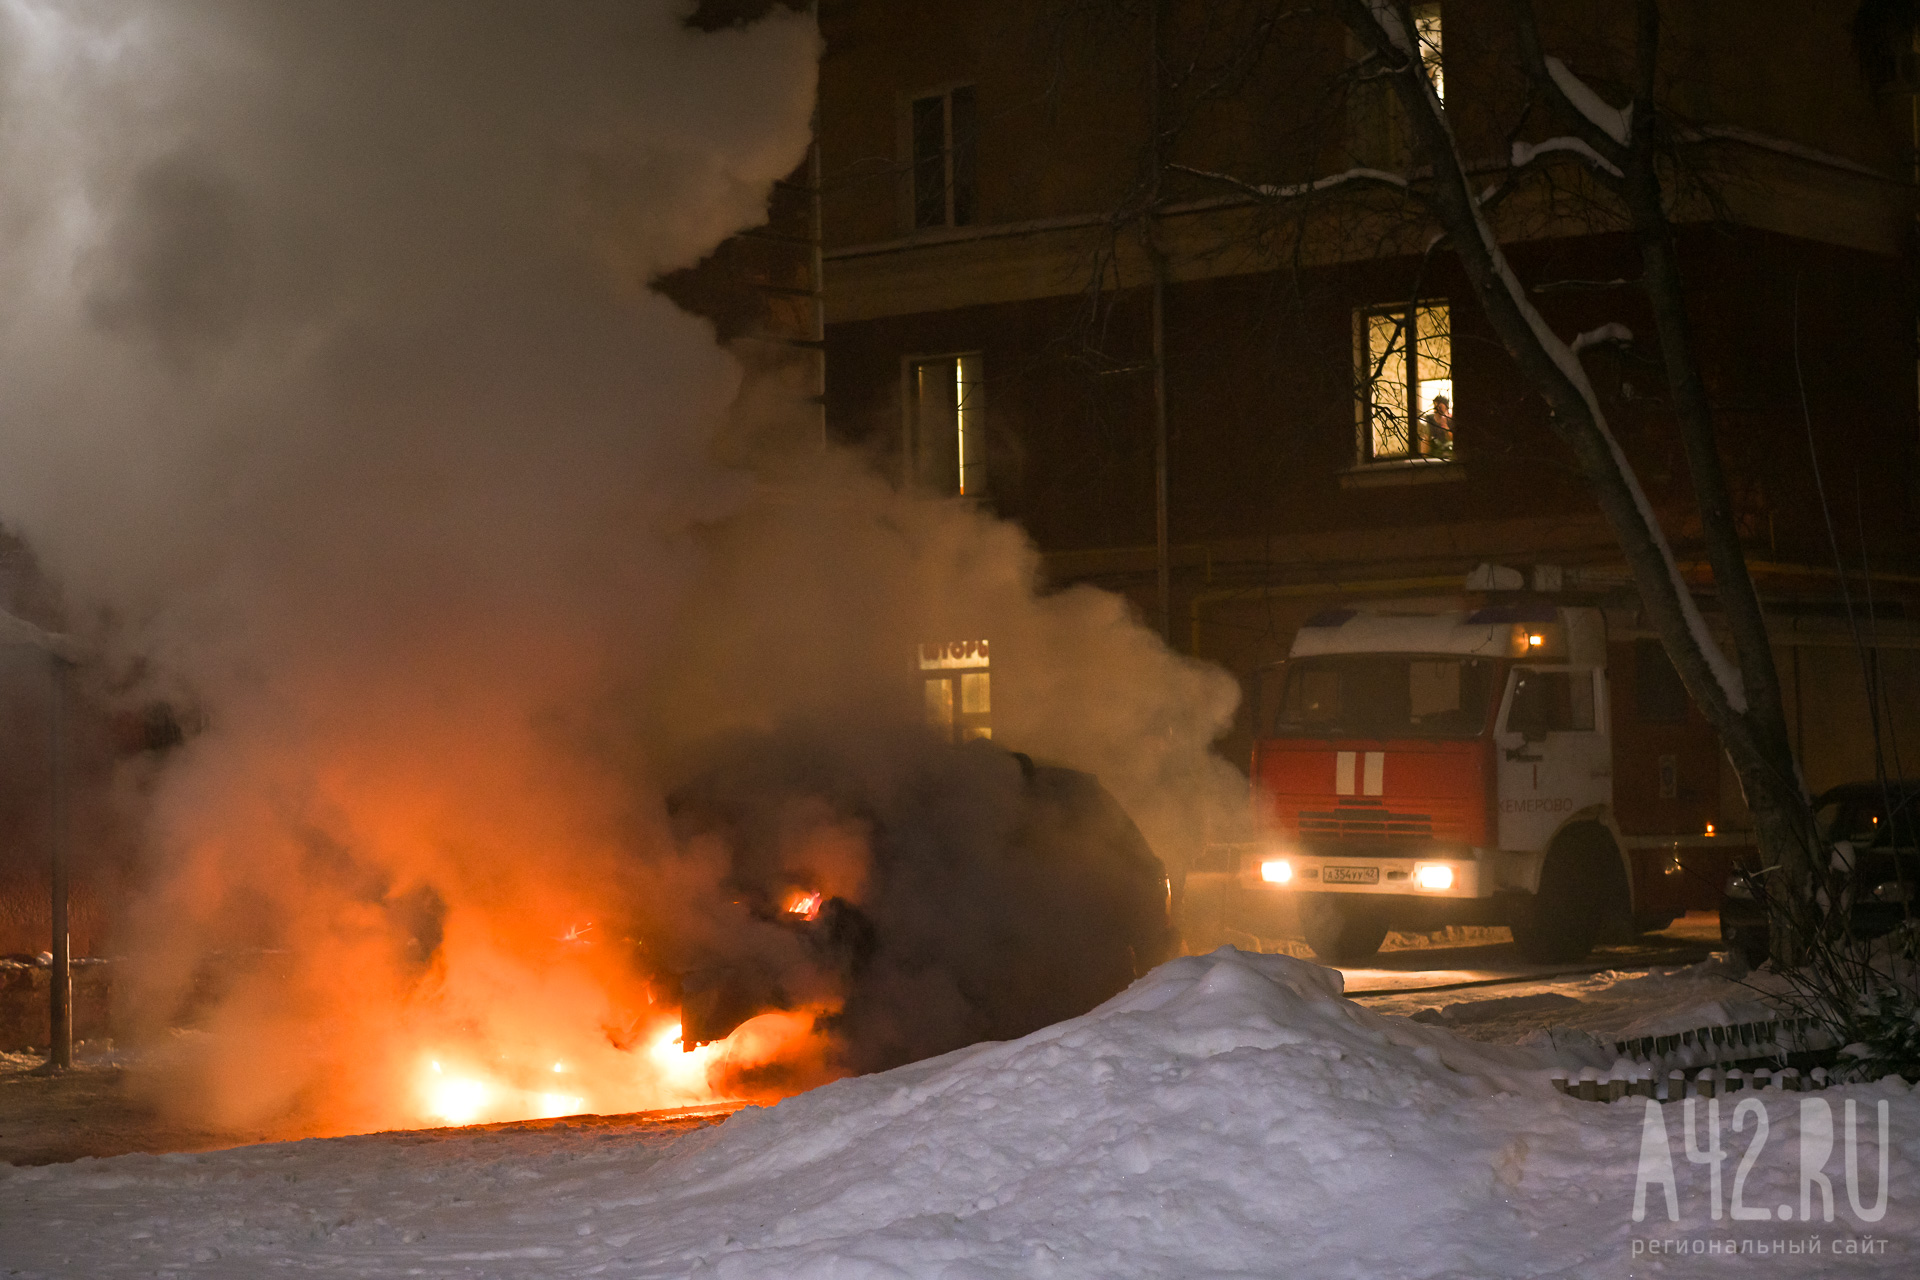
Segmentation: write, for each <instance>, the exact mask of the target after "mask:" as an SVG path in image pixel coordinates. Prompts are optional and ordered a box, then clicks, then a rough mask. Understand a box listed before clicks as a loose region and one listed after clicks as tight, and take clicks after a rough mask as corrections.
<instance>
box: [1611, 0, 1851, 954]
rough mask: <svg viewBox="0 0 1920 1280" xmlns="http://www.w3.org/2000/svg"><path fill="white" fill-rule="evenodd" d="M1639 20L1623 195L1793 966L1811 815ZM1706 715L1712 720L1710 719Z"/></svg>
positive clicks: (1653, 23) (1805, 897) (1737, 747)
mask: <svg viewBox="0 0 1920 1280" xmlns="http://www.w3.org/2000/svg"><path fill="white" fill-rule="evenodd" d="M1636 18H1637V21H1636V27H1637V30H1636V33H1635V35H1636V40H1635V55H1636V72H1637V74H1636V76H1635V80H1636V84H1635V91H1634V99H1633V120H1634V127H1633V132H1632V136H1631V141H1630V145H1629V146H1628V147H1627V149H1626V155H1625V157H1624V159H1625V163H1624V164H1623V165H1622V166H1621V168H1622V170H1623V172H1624V174H1625V181H1624V182H1623V183H1622V187H1623V190H1624V194H1625V197H1626V204H1627V213H1628V216H1629V217H1630V218H1631V219H1632V223H1633V233H1634V241H1635V243H1636V245H1637V246H1638V248H1639V251H1640V260H1641V264H1642V268H1643V271H1644V278H1645V287H1646V292H1647V299H1648V301H1649V302H1650V303H1651V304H1652V307H1653V314H1654V324H1655V328H1656V330H1657V332H1658V335H1659V340H1660V354H1661V358H1662V362H1663V363H1664V365H1665V367H1666V374H1667V385H1668V388H1669V390H1670V391H1671V393H1672V397H1673V409H1674V417H1675V420H1676V422H1677V424H1678V426H1679V430H1680V442H1681V445H1682V447H1683V448H1684V449H1685V451H1686V455H1687V469H1688V472H1689V473H1690V474H1691V476H1692V479H1693V491H1694V498H1695V502H1696V504H1697V506H1698V509H1699V512H1700V528H1701V534H1702V536H1703V538H1704V539H1705V541H1706V546H1707V561H1708V563H1709V564H1710V565H1711V566H1712V568H1713V581H1714V587H1715V589H1716V591H1717V593H1718V595H1719V599H1720V609H1721V613H1722V616H1724V617H1725V619H1726V622H1727V627H1728V630H1729V631H1730V632H1731V633H1732V635H1733V642H1734V649H1735V652H1736V653H1737V654H1738V655H1739V661H1740V681H1741V684H1742V685H1743V686H1744V687H1745V690H1746V695H1747V706H1746V710H1745V712H1744V713H1740V714H1739V716H1738V718H1739V719H1741V720H1742V721H1744V724H1743V725H1742V726H1741V728H1742V729H1744V732H1728V731H1727V729H1725V728H1722V726H1721V723H1720V720H1719V719H1716V720H1715V726H1714V727H1715V728H1716V729H1721V740H1722V742H1724V743H1726V745H1727V751H1728V755H1729V758H1730V759H1731V761H1732V764H1733V767H1734V772H1735V773H1736V774H1738V775H1739V777H1740V782H1741V787H1742V789H1743V790H1744V792H1745V794H1746V799H1747V807H1748V808H1749V809H1750V810H1751V811H1752V813H1753V821H1754V829H1755V838H1756V839H1757V840H1758V842H1759V844H1760V849H1761V853H1762V856H1763V858H1764V859H1765V860H1766V862H1767V864H1768V866H1770V867H1772V868H1774V869H1775V874H1774V877H1773V878H1774V880H1775V882H1776V885H1777V888H1778V890H1779V891H1778V892H1775V893H1773V894H1771V895H1770V896H1769V900H1770V901H1771V902H1772V903H1773V904H1774V919H1773V922H1772V927H1771V933H1772V938H1771V940H1770V941H1771V943H1772V950H1773V954H1774V957H1775V959H1776V962H1778V963H1782V964H1794V963H1797V962H1798V960H1799V958H1800V956H1799V953H1800V950H1801V939H1800V937H1799V934H1800V932H1801V928H1800V924H1799V922H1798V921H1796V920H1795V919H1794V918H1793V913H1792V910H1791V908H1792V905H1793V904H1796V903H1801V902H1806V901H1809V900H1810V899H1811V897H1812V861H1813V855H1814V848H1813V845H1814V832H1813V829H1812V823H1811V821H1810V819H1811V809H1810V807H1809V804H1808V800H1807V793H1806V785H1805V783H1804V781H1803V780H1802V778H1801V775H1800V771H1799V768H1798V766H1797V765H1796V763H1795V761H1794V758H1793V745H1792V739H1791V737H1790V735H1789V734H1788V732H1787V717H1786V710H1785V708H1784V706H1783V705H1782V702H1781V698H1780V677H1779V673H1778V671H1777V670H1776V669H1775V666H1774V661H1773V646H1772V644H1771V642H1770V641H1769V640H1768V638H1767V627H1766V620H1765V618H1764V617H1763V616H1762V613H1761V609H1760V597H1759V593H1758V592H1756V591H1755V590H1754V586H1753V578H1752V576H1751V575H1750V574H1749V573H1748V572H1747V560H1746V553H1745V550H1744V549H1743V548H1742V547H1741V545H1740V534H1739V528H1738V525H1737V524H1736V522H1735V519H1734V514H1733V503H1732V501H1731V500H1730V498H1729V496H1728V493H1727V480H1726V473H1725V472H1724V470H1723V469H1722V467H1721V465H1720V450H1719V448H1718V444H1717V442H1716V440H1715V438H1714V427H1713V414H1712V410H1711V408H1710V406H1709V405H1708V402H1707V393H1706V387H1705V385H1704V384H1703V383H1702V381H1701V377H1700V366H1699V363H1698V361H1697V360H1696V359H1695V358H1694V351H1693V329H1692V325H1691V323H1690V322H1689V320H1688V319H1687V310H1686V294H1685V291H1684V289H1683V287H1682V284H1681V280H1680V264H1679V255H1678V254H1677V253H1676V251H1675V248H1674V242H1673V227H1672V224H1671V223H1670V222H1668V220H1667V214H1666V205H1665V200H1664V198H1663V194H1662V191H1661V186H1660V174H1659V168H1658V166H1659V150H1658V146H1657V137H1656V134H1657V130H1658V121H1659V112H1658V106H1657V104H1656V103H1655V101H1654V80H1655V72H1656V69H1657V66H1658V60H1659V47H1660V9H1659V5H1658V3H1657V0H1638V6H1637V14H1636ZM1696 697H1697V695H1696ZM1703 705H1705V704H1703ZM1709 716H1710V718H1712V713H1711V711H1710V712H1709ZM1733 716H1734V713H1732V711H1731V709H1727V710H1726V711H1724V712H1723V717H1724V718H1727V719H1729V720H1730V719H1731V718H1733Z"/></svg>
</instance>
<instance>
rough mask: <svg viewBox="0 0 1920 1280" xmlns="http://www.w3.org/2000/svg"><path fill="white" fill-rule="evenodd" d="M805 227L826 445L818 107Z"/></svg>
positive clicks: (817, 401) (813, 385)
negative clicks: (809, 242) (810, 254)
mask: <svg viewBox="0 0 1920 1280" xmlns="http://www.w3.org/2000/svg"><path fill="white" fill-rule="evenodd" d="M807 199H808V209H807V215H808V217H807V231H808V234H809V237H810V238H811V239H812V241H813V246H812V247H813V259H812V262H813V267H812V270H813V279H812V281H811V283H812V285H813V298H812V302H813V329H812V332H811V333H809V334H808V335H807V336H808V337H809V338H811V339H812V340H813V360H812V364H813V370H812V373H813V376H812V378H811V379H810V380H809V381H810V387H809V390H810V391H811V392H812V397H813V404H814V408H815V412H816V413H817V414H818V415H819V439H820V447H821V448H822V449H825V448H826V447H827V270H826V244H825V241H826V232H825V228H824V226H823V225H822V223H821V219H820V108H819V107H818V106H817V105H816V106H815V107H814V109H813V141H812V142H811V143H810V144H809V145H808V147H807Z"/></svg>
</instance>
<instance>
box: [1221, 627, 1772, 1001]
mask: <svg viewBox="0 0 1920 1280" xmlns="http://www.w3.org/2000/svg"><path fill="white" fill-rule="evenodd" d="M1448 604H1449V602H1442V603H1441V604H1439V605H1434V604H1428V605H1425V606H1419V605H1405V604H1402V605H1396V604H1380V605H1370V606H1363V607H1357V608H1342V609H1333V610H1328V611H1325V612H1323V613H1320V614H1318V615H1316V616H1314V617H1312V618H1310V619H1308V621H1307V622H1306V624H1305V625H1304V626H1303V627H1301V628H1300V630H1299V632H1298V634H1297V636H1296V637H1295V639H1294V642H1293V647H1292V650H1291V654H1290V656H1289V658H1288V659H1287V661H1286V663H1285V664H1284V669H1283V671H1282V672H1280V673H1279V674H1281V675H1283V676H1284V679H1283V680H1282V681H1280V682H1279V683H1278V691H1279V696H1278V698H1277V699H1271V700H1269V701H1270V702H1271V704H1272V705H1269V706H1267V707H1265V708H1263V710H1262V712H1261V715H1262V717H1263V718H1264V719H1265V721H1266V723H1265V724H1264V725H1263V726H1261V727H1259V728H1257V729H1256V737H1255V742H1254V748H1253V767H1252V784H1253V796H1254V807H1255V814H1254V817H1255V822H1256V827H1257V831H1258V839H1257V840H1256V841H1255V842H1254V843H1252V844H1243V845H1240V846H1238V848H1237V849H1236V850H1235V853H1234V856H1233V857H1232V859H1231V862H1232V865H1233V866H1234V868H1235V869H1234V872H1233V885H1232V889H1231V892H1232V900H1233V904H1234V905H1233V908H1232V910H1231V912H1230V914H1231V915H1233V916H1235V917H1238V918H1239V920H1240V922H1241V924H1242V927H1250V928H1251V929H1253V930H1254V931H1256V932H1280V931H1281V930H1282V929H1283V928H1284V927H1285V926H1284V924H1282V925H1277V926H1272V922H1273V921H1276V920H1286V919H1288V918H1289V917H1290V918H1291V920H1292V921H1297V924H1298V927H1299V928H1300V930H1301V931H1302V932H1303V933H1304V934H1305V936H1306V938H1307V941H1308V943H1309V944H1310V945H1311V946H1312V948H1313V950H1314V952H1315V953H1316V954H1317V955H1319V956H1320V957H1322V958H1323V959H1326V960H1329V961H1332V962H1335V963H1354V962H1357V961H1360V960H1363V959H1365V958H1366V957H1367V956H1370V955H1372V954H1373V953H1374V952H1375V951H1376V950H1378V949H1379V946H1380V944H1381V942H1382V941H1383V939H1384V938H1385V936H1386V934H1387V932H1388V931H1389V930H1393V929H1400V930H1410V931H1415V930H1420V931H1431V930H1435V929H1439V928H1442V927H1445V926H1447V925H1455V924H1459V925H1476V924H1477V925H1506V926H1509V927H1510V928H1511V929H1512V931H1513V935H1514V940H1515V942H1516V943H1517V944H1518V945H1519V947H1520V949H1521V951H1522V952H1523V953H1525V954H1526V955H1527V956H1528V957H1529V958H1531V959H1533V960H1536V961H1540V962H1556V961H1558V962H1564V961H1570V960H1575V959H1578V958H1580V957H1581V956H1584V955H1586V954H1587V952H1588V951H1589V950H1591V948H1592V947H1593V945H1594V943H1595V942H1596V941H1597V940H1598V939H1599V938H1600V936H1601V934H1602V933H1603V931H1615V932H1625V931H1627V930H1631V929H1642V930H1643V929H1650V928H1658V927H1663V926H1664V925H1665V924H1667V923H1668V922H1670V921H1671V920H1672V919H1673V918H1674V917H1675V916H1676V915H1678V914H1680V913H1681V912H1683V911H1685V910H1687V909H1689V908H1690V907H1693V906H1703V907H1710V906H1712V905H1713V904H1714V903H1715V902H1717V900H1718V895H1719V886H1720V885H1721V884H1722V883H1724V878H1725V875H1726V868H1727V866H1728V863H1729V861H1730V858H1731V856H1732V855H1734V854H1735V853H1737V852H1739V850H1738V848H1737V847H1736V846H1738V845H1739V844H1741V843H1742V841H1741V839H1740V837H1738V836H1735V835H1734V833H1733V832H1731V831H1728V830H1727V828H1726V827H1725V826H1721V827H1720V828H1719V831H1718V832H1717V833H1716V824H1718V823H1719V822H1720V820H1721V818H1722V814H1721V808H1722V806H1723V795H1722V793H1723V785H1722V772H1721V764H1720V752H1719V749H1718V744H1717V742H1716V741H1715V740H1714V737H1713V734H1712V731H1711V729H1710V728H1707V727H1706V726H1705V723H1704V721H1702V720H1701V719H1700V718H1699V716H1698V713H1697V712H1696V711H1694V710H1693V709H1692V708H1691V707H1690V706H1688V705H1686V704H1685V702H1684V698H1682V699H1681V700H1680V701H1679V702H1677V703H1676V702H1675V700H1674V697H1673V693H1674V691H1675V690H1677V687H1678V682H1677V680H1675V679H1674V678H1673V675H1672V668H1671V667H1670V666H1667V665H1666V660H1665V654H1664V652H1663V651H1661V650H1660V649H1659V646H1658V643H1657V642H1656V641H1654V640H1652V639H1651V638H1650V637H1648V636H1647V635H1645V634H1644V633H1641V634H1639V635H1634V634H1631V633H1628V634H1624V635H1620V636H1619V637H1618V638H1616V639H1615V640H1614V642H1613V643H1611V644H1609V640H1608V634H1607V632H1608V624H1607V617H1606V614H1605V612H1604V611H1603V610H1602V609H1600V608H1598V607H1592V606H1567V605H1563V604H1560V603H1556V602H1555V601H1554V600H1553V599H1552V598H1550V597H1524V598H1519V599H1509V600H1507V601H1503V602H1487V603H1483V604H1481V605H1480V606H1478V607H1474V606H1472V605H1464V606H1463V607H1448ZM1621 630H1623V631H1625V630H1626V628H1624V627H1623V628H1621ZM1636 684H1637V687H1636ZM1622 685H1625V686H1627V693H1628V695H1630V696H1625V697H1621V698H1619V699H1618V700H1616V694H1617V693H1619V691H1620V688H1621V686H1622ZM1656 685H1658V686H1659V688H1655V687H1654V686H1656ZM1703 731H1704V732H1703ZM1733 816H1737V815H1733ZM1743 834H1744V833H1743ZM1221 869H1222V870H1224V869H1225V868H1224V867H1223V868H1221ZM1263 921H1265V922H1268V924H1269V925H1270V926H1271V927H1267V928H1262V927H1261V924H1262V922H1263Z"/></svg>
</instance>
